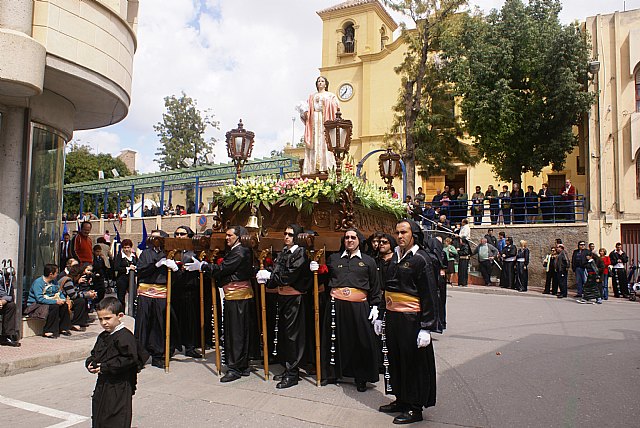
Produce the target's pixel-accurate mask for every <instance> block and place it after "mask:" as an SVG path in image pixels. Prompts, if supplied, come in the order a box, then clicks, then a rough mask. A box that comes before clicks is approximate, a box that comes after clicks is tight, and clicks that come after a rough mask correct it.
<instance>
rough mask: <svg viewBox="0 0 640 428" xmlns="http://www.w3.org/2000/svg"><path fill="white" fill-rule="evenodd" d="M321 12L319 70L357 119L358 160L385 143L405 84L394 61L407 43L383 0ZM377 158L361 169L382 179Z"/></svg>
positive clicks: (354, 147) (352, 1) (354, 148)
mask: <svg viewBox="0 0 640 428" xmlns="http://www.w3.org/2000/svg"><path fill="white" fill-rule="evenodd" d="M318 15H319V16H320V18H321V19H322V23H323V26H322V67H321V68H320V74H322V75H323V76H325V77H326V78H327V79H328V80H329V91H331V92H334V93H335V94H336V95H337V96H338V99H339V101H340V110H341V111H342V117H343V118H345V119H350V120H351V121H352V122H353V139H352V144H351V150H350V154H351V155H352V156H353V157H354V159H355V161H356V162H357V161H359V160H360V159H362V158H363V157H364V156H365V155H366V154H367V153H369V152H370V151H371V150H375V149H379V148H384V147H386V146H385V144H384V142H383V139H384V135H385V134H386V133H387V132H388V131H389V129H390V127H391V125H392V123H393V107H394V105H395V104H396V102H397V99H398V89H399V88H400V77H399V76H398V75H397V74H396V73H395V71H394V67H396V66H397V65H398V64H400V63H401V62H402V59H403V54H404V51H405V47H404V46H403V44H402V42H401V40H400V39H398V40H395V41H394V40H393V32H394V31H395V30H396V29H397V28H398V24H397V23H396V22H395V21H394V19H393V18H392V17H391V15H390V14H389V13H388V12H387V10H386V9H385V8H384V7H383V6H382V4H381V3H380V2H379V1H378V0H349V1H346V2H344V3H340V4H338V5H336V6H332V7H329V8H327V9H324V10H321V11H319V12H318ZM377 160H378V156H377V154H376V155H373V156H372V157H371V158H370V159H369V160H368V161H367V162H366V164H365V166H364V168H363V170H362V172H363V173H365V172H366V176H367V178H368V179H371V180H373V181H375V182H380V183H382V181H381V179H380V174H379V173H378V164H377ZM397 184H399V183H397Z"/></svg>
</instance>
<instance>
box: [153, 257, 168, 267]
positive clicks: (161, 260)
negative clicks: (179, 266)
mask: <svg viewBox="0 0 640 428" xmlns="http://www.w3.org/2000/svg"><path fill="white" fill-rule="evenodd" d="M163 265H164V266H166V265H167V259H166V258H164V257H163V258H161V259H160V260H158V261H157V262H156V267H160V266H163Z"/></svg>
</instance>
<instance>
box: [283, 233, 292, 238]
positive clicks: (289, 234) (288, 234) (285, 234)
mask: <svg viewBox="0 0 640 428" xmlns="http://www.w3.org/2000/svg"><path fill="white" fill-rule="evenodd" d="M284 236H290V237H292V238H293V233H291V232H284Z"/></svg>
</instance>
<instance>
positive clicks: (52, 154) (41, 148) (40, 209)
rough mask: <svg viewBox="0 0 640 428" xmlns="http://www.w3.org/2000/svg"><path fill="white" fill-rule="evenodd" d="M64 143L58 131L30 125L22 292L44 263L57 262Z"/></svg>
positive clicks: (37, 274)
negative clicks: (28, 181) (29, 179)
mask: <svg viewBox="0 0 640 428" xmlns="http://www.w3.org/2000/svg"><path fill="white" fill-rule="evenodd" d="M64 145H65V141H64V139H63V138H62V137H61V136H60V135H59V134H57V133H56V132H54V131H53V130H51V129H49V128H47V127H45V126H42V125H38V124H33V126H32V128H31V162H30V177H31V183H30V185H29V197H28V199H27V218H26V225H27V227H26V234H25V236H26V240H25V241H26V242H25V278H24V280H25V282H24V288H23V293H24V294H25V295H26V294H28V292H29V288H30V287H31V283H32V282H33V280H34V279H35V278H37V277H38V276H40V275H42V271H43V268H44V265H45V264H46V263H56V264H57V251H58V247H59V245H58V244H59V242H60V224H61V223H62V182H63V177H64Z"/></svg>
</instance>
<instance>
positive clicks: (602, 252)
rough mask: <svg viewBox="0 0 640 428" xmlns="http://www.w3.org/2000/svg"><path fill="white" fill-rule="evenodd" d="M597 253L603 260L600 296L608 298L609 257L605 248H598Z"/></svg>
mask: <svg viewBox="0 0 640 428" xmlns="http://www.w3.org/2000/svg"><path fill="white" fill-rule="evenodd" d="M598 254H600V259H602V261H603V262H604V271H603V272H602V281H601V282H600V283H601V284H602V298H603V299H604V300H609V265H610V264H611V259H610V258H609V256H608V255H607V254H608V253H607V250H606V249H604V248H600V249H599V250H598Z"/></svg>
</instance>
